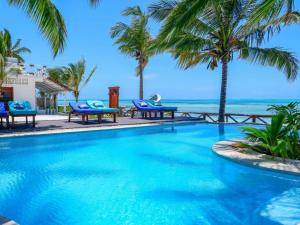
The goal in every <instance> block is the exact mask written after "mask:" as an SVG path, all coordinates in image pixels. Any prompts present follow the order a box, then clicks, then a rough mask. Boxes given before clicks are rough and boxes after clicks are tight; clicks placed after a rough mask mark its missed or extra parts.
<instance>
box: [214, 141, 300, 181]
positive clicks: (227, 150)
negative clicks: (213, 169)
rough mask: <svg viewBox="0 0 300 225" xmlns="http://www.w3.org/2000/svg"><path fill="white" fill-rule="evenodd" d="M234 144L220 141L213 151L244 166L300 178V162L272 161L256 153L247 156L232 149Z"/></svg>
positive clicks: (276, 159) (278, 159)
mask: <svg viewBox="0 0 300 225" xmlns="http://www.w3.org/2000/svg"><path fill="white" fill-rule="evenodd" d="M232 143H234V141H219V142H217V143H215V144H214V145H213V146H212V151H213V152H214V153H215V154H216V155H217V156H219V157H222V158H224V159H228V160H230V161H232V162H235V163H239V164H242V165H246V166H251V167H254V168H259V169H264V170H269V171H273V172H277V173H283V174H289V175H294V176H300V161H299V160H286V162H283V161H282V159H280V158H275V159H270V156H269V158H268V156H267V155H264V154H259V153H256V152H254V151H253V152H251V154H247V153H244V152H241V151H238V150H237V149H236V148H234V147H232V145H231V144H232Z"/></svg>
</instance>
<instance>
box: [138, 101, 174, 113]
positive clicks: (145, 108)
mask: <svg viewBox="0 0 300 225" xmlns="http://www.w3.org/2000/svg"><path fill="white" fill-rule="evenodd" d="M132 103H133V104H134V106H135V107H136V108H137V109H138V110H139V111H144V112H154V111H156V112H170V111H177V107H168V106H155V105H152V104H151V103H150V102H149V101H147V100H145V101H144V100H133V101H132ZM143 103H146V104H147V106H142V105H143Z"/></svg>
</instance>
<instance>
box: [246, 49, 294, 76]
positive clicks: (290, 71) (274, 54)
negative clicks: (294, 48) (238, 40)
mask: <svg viewBox="0 0 300 225" xmlns="http://www.w3.org/2000/svg"><path fill="white" fill-rule="evenodd" d="M240 57H241V58H242V59H246V60H250V61H251V62H254V63H259V64H261V65H264V66H265V65H267V66H272V67H276V68H277V69H278V70H280V71H283V72H284V74H285V75H286V77H287V79H288V80H295V79H296V77H297V74H298V71H299V67H298V59H297V58H296V57H295V56H294V55H293V54H292V53H290V52H288V51H285V50H283V49H281V48H251V47H250V48H245V49H242V50H241V54H240Z"/></svg>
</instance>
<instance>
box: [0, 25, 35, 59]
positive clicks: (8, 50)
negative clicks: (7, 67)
mask: <svg viewBox="0 0 300 225" xmlns="http://www.w3.org/2000/svg"><path fill="white" fill-rule="evenodd" d="M0 36H1V40H2V41H3V45H2V48H3V50H4V52H5V55H6V57H13V58H16V59H17V60H18V62H24V59H23V57H22V56H21V54H23V53H26V52H28V53H30V52H31V51H30V49H29V48H26V47H21V46H20V45H21V39H17V41H16V43H14V44H12V40H11V35H10V33H9V31H8V30H6V29H4V31H2V32H0Z"/></svg>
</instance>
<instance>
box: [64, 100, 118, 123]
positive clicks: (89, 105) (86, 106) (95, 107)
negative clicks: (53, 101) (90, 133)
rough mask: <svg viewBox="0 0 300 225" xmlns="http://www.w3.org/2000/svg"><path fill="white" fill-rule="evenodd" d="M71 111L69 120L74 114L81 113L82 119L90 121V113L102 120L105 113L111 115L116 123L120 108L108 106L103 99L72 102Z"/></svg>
mask: <svg viewBox="0 0 300 225" xmlns="http://www.w3.org/2000/svg"><path fill="white" fill-rule="evenodd" d="M70 107H71V111H70V113H69V122H70V121H71V116H72V115H81V116H82V121H83V122H86V121H88V116H89V115H96V116H97V117H98V121H99V122H101V119H102V116H103V115H111V116H112V117H113V121H114V123H115V122H116V121H117V114H118V113H119V109H116V108H107V107H105V106H104V105H103V103H102V102H101V101H87V102H84V103H70Z"/></svg>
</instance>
